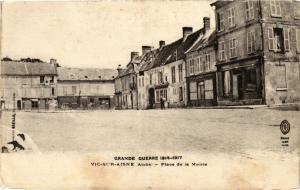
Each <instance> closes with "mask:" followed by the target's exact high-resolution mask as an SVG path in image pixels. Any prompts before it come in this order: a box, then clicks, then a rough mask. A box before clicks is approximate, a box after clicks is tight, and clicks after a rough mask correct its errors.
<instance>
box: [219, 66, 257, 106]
mask: <svg viewBox="0 0 300 190" xmlns="http://www.w3.org/2000/svg"><path fill="white" fill-rule="evenodd" d="M261 81H262V80H261V64H259V61H256V60H255V61H246V62H242V63H235V64H230V65H225V66H220V67H219V68H218V88H219V93H218V95H219V96H218V104H219V105H243V104H262V84H261V83H262V82H261Z"/></svg>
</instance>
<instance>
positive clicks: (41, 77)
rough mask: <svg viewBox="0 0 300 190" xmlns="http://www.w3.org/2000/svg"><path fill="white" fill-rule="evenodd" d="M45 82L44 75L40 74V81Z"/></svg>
mask: <svg viewBox="0 0 300 190" xmlns="http://www.w3.org/2000/svg"><path fill="white" fill-rule="evenodd" d="M44 82H45V76H40V83H41V84H42V83H44Z"/></svg>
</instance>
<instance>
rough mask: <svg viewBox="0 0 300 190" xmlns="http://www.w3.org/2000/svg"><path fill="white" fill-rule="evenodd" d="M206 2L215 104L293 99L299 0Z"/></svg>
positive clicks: (296, 92) (296, 95)
mask: <svg viewBox="0 0 300 190" xmlns="http://www.w3.org/2000/svg"><path fill="white" fill-rule="evenodd" d="M212 6H215V16H216V29H217V42H218V50H217V54H218V59H217V65H216V66H217V79H218V82H217V83H218V104H219V105H240V104H268V105H270V104H280V103H287V102H295V101H299V94H300V93H299V92H300V91H299V85H297V81H299V55H298V54H297V47H299V40H298V39H297V32H298V30H299V20H298V19H299V16H298V15H299V2H296V1H294V0H287V1H275V0H270V1H261V0H257V1H252V0H251V1H250V0H244V1H216V2H214V3H212ZM297 73H298V74H297Z"/></svg>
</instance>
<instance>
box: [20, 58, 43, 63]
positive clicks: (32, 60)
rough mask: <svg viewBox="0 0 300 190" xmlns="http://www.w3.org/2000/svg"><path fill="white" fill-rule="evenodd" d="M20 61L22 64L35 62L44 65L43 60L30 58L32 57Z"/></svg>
mask: <svg viewBox="0 0 300 190" xmlns="http://www.w3.org/2000/svg"><path fill="white" fill-rule="evenodd" d="M20 61H22V62H30V63H34V62H38V63H42V62H43V61H42V60H40V59H38V58H30V57H27V58H21V59H20Z"/></svg>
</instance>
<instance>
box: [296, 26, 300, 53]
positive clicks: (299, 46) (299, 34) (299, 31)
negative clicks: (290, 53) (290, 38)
mask: <svg viewBox="0 0 300 190" xmlns="http://www.w3.org/2000/svg"><path fill="white" fill-rule="evenodd" d="M296 42H297V52H298V53H300V29H296Z"/></svg>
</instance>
